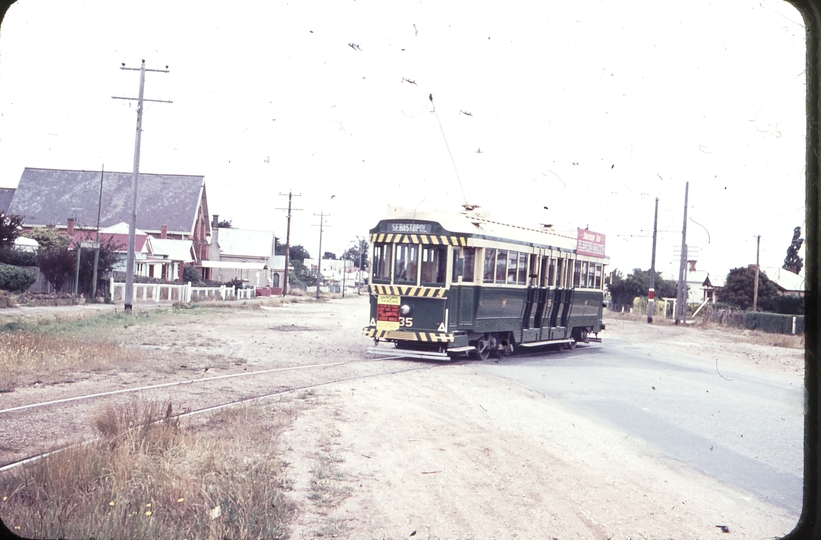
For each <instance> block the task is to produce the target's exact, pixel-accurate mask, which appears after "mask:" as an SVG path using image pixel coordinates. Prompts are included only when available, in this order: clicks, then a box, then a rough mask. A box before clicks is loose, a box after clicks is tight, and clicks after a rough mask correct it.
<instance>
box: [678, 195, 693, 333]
mask: <svg viewBox="0 0 821 540" xmlns="http://www.w3.org/2000/svg"><path fill="white" fill-rule="evenodd" d="M689 193H690V182H687V183H685V184H684V225H682V228H681V265H680V266H679V270H678V294H677V295H676V296H677V298H676V324H679V323H680V322H687V321H686V318H687V283H686V282H685V280H684V273H685V271H686V269H687V198H688V195H689Z"/></svg>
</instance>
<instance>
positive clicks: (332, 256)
mask: <svg viewBox="0 0 821 540" xmlns="http://www.w3.org/2000/svg"><path fill="white" fill-rule="evenodd" d="M322 259H323V260H325V261H335V260H336V253H331V252H330V251H326V252H325V253H323V254H322Z"/></svg>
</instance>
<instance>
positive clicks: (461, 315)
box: [451, 247, 476, 330]
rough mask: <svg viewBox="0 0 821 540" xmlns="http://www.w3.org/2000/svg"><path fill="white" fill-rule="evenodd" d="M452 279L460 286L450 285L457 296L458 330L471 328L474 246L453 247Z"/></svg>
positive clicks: (473, 303) (473, 304) (473, 305)
mask: <svg viewBox="0 0 821 540" xmlns="http://www.w3.org/2000/svg"><path fill="white" fill-rule="evenodd" d="M452 253H453V263H452V264H453V280H454V281H461V283H462V286H458V287H452V288H451V291H454V292H457V293H458V295H459V298H458V300H457V304H456V305H457V306H458V310H459V312H458V313H456V314H455V315H456V324H457V326H458V327H459V329H460V330H469V329H471V328H473V318H474V316H475V310H476V306H475V302H474V299H475V296H476V295H475V292H476V291H475V289H474V287H473V286H472V285H473V280H474V275H473V274H474V264H475V253H476V251H475V248H472V247H464V248H453V251H452Z"/></svg>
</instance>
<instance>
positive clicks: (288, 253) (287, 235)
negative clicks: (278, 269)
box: [277, 191, 302, 296]
mask: <svg viewBox="0 0 821 540" xmlns="http://www.w3.org/2000/svg"><path fill="white" fill-rule="evenodd" d="M280 195H281V196H285V194H284V193H280ZM293 196H294V194H293V193H292V192H291V191H289V192H288V208H287V211H288V214H287V218H288V227H287V229H286V233H285V278H284V279H283V280H282V296H285V295H286V294H288V265H289V264H290V261H291V212H292V211H294V210H302V208H293V209H292V208H291V198H292V197H293ZM301 196H302V195H299V194H298V195H297V197H301ZM277 210H286V209H285V208H277Z"/></svg>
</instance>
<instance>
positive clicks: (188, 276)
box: [182, 266, 200, 283]
mask: <svg viewBox="0 0 821 540" xmlns="http://www.w3.org/2000/svg"><path fill="white" fill-rule="evenodd" d="M182 280H183V281H185V282H186V283H188V282H189V281H190V282H191V283H199V282H200V273H199V272H197V269H196V268H194V267H193V266H186V267H185V269H184V270H183V271H182Z"/></svg>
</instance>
